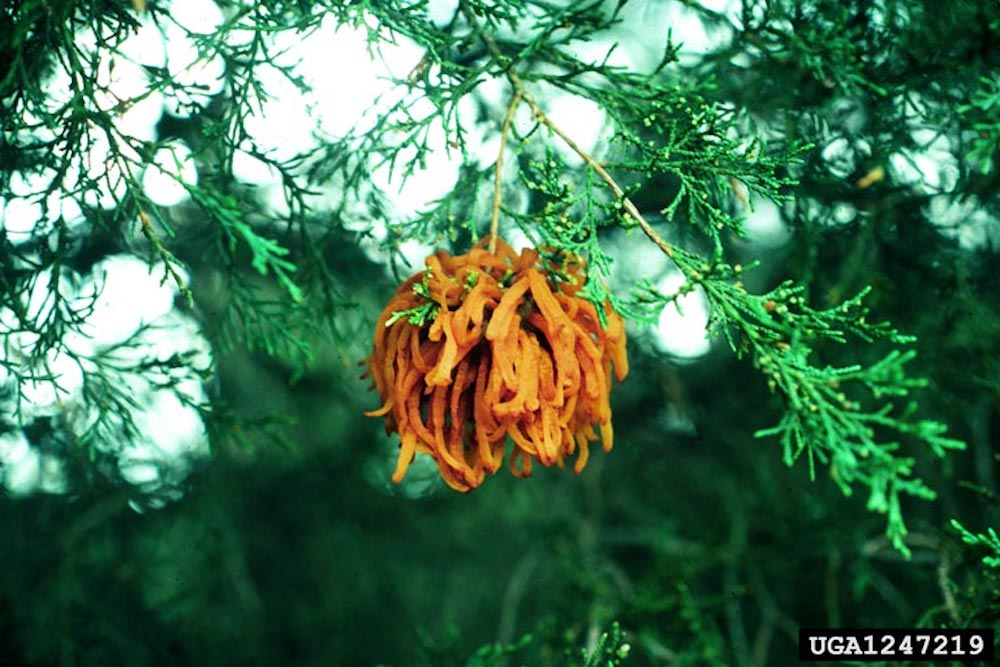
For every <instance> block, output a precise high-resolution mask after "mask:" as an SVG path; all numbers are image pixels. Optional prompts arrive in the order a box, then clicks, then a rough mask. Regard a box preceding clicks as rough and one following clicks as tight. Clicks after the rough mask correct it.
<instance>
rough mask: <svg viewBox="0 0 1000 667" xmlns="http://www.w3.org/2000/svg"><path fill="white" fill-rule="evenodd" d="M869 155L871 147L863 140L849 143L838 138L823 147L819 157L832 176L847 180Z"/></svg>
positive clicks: (843, 138)
mask: <svg viewBox="0 0 1000 667" xmlns="http://www.w3.org/2000/svg"><path fill="white" fill-rule="evenodd" d="M871 154H872V148H871V145H870V144H869V143H868V142H867V141H865V140H864V139H858V140H856V141H850V140H849V139H846V138H845V137H838V138H836V139H834V140H833V141H831V142H830V143H828V144H827V145H826V146H824V147H823V152H822V153H820V157H821V158H822V159H823V162H824V163H825V164H826V169H827V171H829V172H830V173H831V174H832V175H833V176H835V177H837V178H848V177H849V176H850V175H851V174H853V173H854V172H855V170H856V169H858V165H859V164H860V163H862V162H863V161H864V160H866V159H868V158H869V157H871Z"/></svg>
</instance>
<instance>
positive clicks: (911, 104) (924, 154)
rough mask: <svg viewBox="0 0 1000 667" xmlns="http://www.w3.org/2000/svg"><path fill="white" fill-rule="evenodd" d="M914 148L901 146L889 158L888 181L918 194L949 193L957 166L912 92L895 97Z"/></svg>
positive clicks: (943, 138)
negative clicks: (910, 188)
mask: <svg viewBox="0 0 1000 667" xmlns="http://www.w3.org/2000/svg"><path fill="white" fill-rule="evenodd" d="M895 103H896V105H898V106H900V107H901V108H902V109H903V115H904V117H905V118H906V123H907V128H908V129H909V131H910V136H911V137H912V138H913V142H914V146H915V147H914V148H904V149H902V150H900V151H898V152H896V153H894V154H893V155H891V156H890V157H889V164H888V167H889V174H890V176H891V177H892V180H893V181H894V182H896V183H898V184H901V185H908V186H910V187H912V188H913V189H914V190H916V191H917V192H919V193H921V194H928V195H932V194H943V193H946V192H951V191H952V190H954V189H955V186H956V185H957V184H958V178H959V174H960V172H959V165H958V160H957V159H956V158H955V155H954V151H953V150H952V146H951V141H950V140H949V138H948V137H947V136H945V135H944V134H941V133H940V132H939V131H938V130H935V129H934V128H933V126H932V124H931V123H929V122H927V120H926V118H927V116H928V111H927V105H926V104H924V102H923V100H922V99H921V98H920V97H919V96H916V95H911V96H907V97H899V98H897V99H896V100H895Z"/></svg>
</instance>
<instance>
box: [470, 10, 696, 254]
mask: <svg viewBox="0 0 1000 667" xmlns="http://www.w3.org/2000/svg"><path fill="white" fill-rule="evenodd" d="M459 8H460V11H461V12H462V13H463V14H464V15H465V18H466V20H467V21H468V22H469V25H470V26H471V27H472V29H473V30H474V31H475V32H476V33H477V34H478V35H479V36H480V38H481V39H482V40H483V43H484V44H486V48H487V49H488V50H489V52H490V54H491V55H492V56H493V58H494V60H496V62H497V63H498V64H503V63H504V62H507V61H508V60H509V58H508V57H507V56H505V55H504V54H503V52H502V51H501V50H500V47H499V46H497V43H496V40H495V39H493V35H491V34H489V33H488V32H486V31H484V30H483V29H482V28H481V27H480V25H479V21H478V20H477V19H476V15H475V12H473V11H472V9H471V8H470V7H469V6H468V4H467V3H465V2H464V1H460V2H459ZM505 74H506V76H507V80H508V81H510V85H511V86H513V88H514V99H515V100H516V99H518V97H520V98H521V99H523V100H524V101H525V102H527V103H528V106H529V107H531V113H532V114H533V115H534V117H535V120H537V121H538V122H539V123H541V124H542V125H544V126H545V127H547V128H548V129H549V131H550V132H552V133H553V134H554V135H556V136H557V137H559V138H560V139H561V140H562V141H563V143H565V144H566V145H567V146H568V147H569V149H570V150H571V151H573V152H574V153H576V154H577V155H578V156H579V157H580V159H581V160H583V161H584V163H585V164H586V165H587V166H588V167H590V168H591V169H593V170H594V173H596V174H597V175H598V176H600V178H601V180H602V181H604V182H605V183H606V184H607V186H608V187H609V188H611V191H612V192H613V193H615V196H616V197H618V198H619V199H620V200H621V202H622V205H623V206H624V207H625V211H626V212H627V213H628V215H629V216H631V217H632V218H633V219H634V220H635V221H636V223H637V224H638V225H639V228H640V229H642V231H643V233H644V234H645V235H646V237H647V238H648V239H649V240H650V241H652V242H653V243H654V244H655V245H656V247H658V248H659V249H660V250H662V251H663V254H665V255H666V256H667V257H670V258H671V259H673V258H674V248H673V246H671V245H670V244H669V243H667V241H666V240H665V239H664V238H663V237H662V236H660V235H659V234H657V233H656V230H655V229H653V226H652V225H651V224H650V223H649V221H648V220H646V218H645V217H643V215H642V213H640V212H639V209H638V208H637V207H636V205H635V204H634V203H633V202H632V200H631V199H629V198H628V196H627V195H626V194H625V191H624V190H623V189H622V187H621V186H620V185H618V181H616V180H615V179H614V177H613V176H612V175H611V174H609V173H608V170H607V169H605V168H604V166H603V165H601V163H600V162H598V161H597V160H595V159H594V156H593V155H591V154H590V153H588V152H587V151H586V150H584V149H583V148H581V147H580V145H579V144H578V143H576V142H575V141H573V138H572V137H570V136H569V135H568V134H566V133H565V132H563V131H562V129H561V128H560V127H559V126H558V125H556V124H555V123H554V122H552V119H551V118H549V117H548V116H547V115H546V114H545V111H543V110H542V107H541V106H540V105H539V104H538V101H537V100H535V98H534V97H533V96H532V95H531V93H529V92H528V90H527V88H526V87H525V85H524V81H523V80H522V79H521V77H520V76H518V74H517V72H516V71H515V70H514V67H513V63H511V65H510V66H509V67H507V70H506V72H505ZM501 141H502V140H501ZM502 150H503V143H501V151H502ZM494 206H496V202H495V201H494ZM682 270H683V269H682Z"/></svg>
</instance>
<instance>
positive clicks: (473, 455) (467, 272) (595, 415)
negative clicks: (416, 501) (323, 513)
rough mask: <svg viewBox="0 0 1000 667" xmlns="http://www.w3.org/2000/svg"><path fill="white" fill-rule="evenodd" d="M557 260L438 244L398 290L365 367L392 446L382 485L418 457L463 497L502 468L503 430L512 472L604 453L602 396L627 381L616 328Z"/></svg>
mask: <svg viewBox="0 0 1000 667" xmlns="http://www.w3.org/2000/svg"><path fill="white" fill-rule="evenodd" d="M561 256H562V258H563V259H562V260H561V261H559V262H558V264H556V263H554V262H552V261H549V262H543V261H542V260H541V259H540V257H539V254H538V252H537V251H536V250H534V249H525V250H522V251H521V253H520V254H517V253H515V252H514V251H513V250H512V249H511V248H510V246H508V245H507V244H506V243H504V242H502V241H500V240H499V239H498V241H497V247H496V251H495V252H489V251H488V250H487V249H486V248H485V243H480V244H478V245H477V246H476V247H474V248H473V249H472V250H470V251H469V252H468V253H467V254H464V255H455V256H452V255H450V254H448V253H447V252H445V251H443V250H438V251H437V252H436V253H434V254H433V255H431V256H430V257H428V258H427V259H426V262H425V263H426V269H425V270H424V271H421V272H420V273H417V274H416V275H414V276H412V277H411V278H409V279H408V280H406V281H405V282H403V283H402V284H401V285H400V286H399V288H398V289H397V290H396V293H395V294H394V295H393V297H392V299H390V300H389V303H388V304H387V305H386V307H385V309H384V310H383V311H382V314H381V316H380V317H379V319H378V323H377V324H376V325H375V340H374V348H373V350H372V354H371V355H370V356H369V357H368V358H367V359H366V360H365V363H366V364H367V367H368V369H367V371H366V372H365V375H366V376H370V377H371V378H372V380H373V382H374V386H375V389H376V390H377V391H378V394H379V397H380V398H381V400H382V407H380V408H379V409H377V410H373V411H371V412H367V413H365V414H367V415H369V416H371V417H384V418H385V426H386V431H387V432H388V433H398V434H399V438H400V450H399V460H398V462H397V465H396V470H395V472H394V473H393V475H392V480H393V481H394V482H399V481H401V480H402V479H403V476H404V475H405V474H406V470H407V467H408V466H409V465H410V463H411V462H412V461H413V457H414V455H415V454H416V452H423V453H425V454H429V455H430V456H431V457H433V459H434V461H435V463H436V464H437V466H438V469H439V470H440V472H441V476H442V478H443V479H444V481H445V482H446V483H447V484H448V485H449V486H451V487H452V488H454V489H456V490H459V491H468V490H470V489H473V488H475V487H477V486H479V485H480V484H482V482H483V480H484V479H485V476H486V474H487V473H494V472H496V471H497V470H498V469H499V467H500V466H501V464H502V463H503V459H504V455H505V450H506V446H507V439H508V436H509V437H510V440H511V441H512V443H513V451H512V454H511V456H510V460H509V466H510V470H511V472H513V473H514V474H515V475H517V476H519V477H524V476H527V475H529V474H530V473H531V466H532V462H533V461H537V462H538V463H540V464H542V465H543V466H551V465H553V464H556V465H558V466H560V467H562V466H563V465H564V463H565V460H566V458H567V457H570V456H573V455H575V456H576V459H575V461H574V462H573V470H574V471H575V472H577V473H579V472H580V471H581V470H583V468H584V466H585V465H586V464H587V458H588V456H589V452H590V444H591V443H592V442H595V441H597V440H600V441H601V443H602V445H603V447H604V450H605V451H610V450H611V447H612V444H613V432H612V427H611V407H610V403H609V401H608V395H609V392H610V390H611V382H612V380H611V377H612V374H613V375H614V377H615V378H616V379H617V380H618V381H619V382H621V381H622V380H624V379H625V376H626V374H627V373H628V359H627V357H626V353H625V325H624V322H623V320H622V318H621V317H620V316H619V315H618V314H617V313H615V312H614V311H613V310H612V308H611V306H610V304H608V303H605V304H604V305H603V311H604V313H603V314H604V318H603V319H604V321H605V325H604V326H602V325H601V318H600V317H598V312H597V308H596V307H595V306H594V304H593V303H591V302H590V301H588V300H587V299H586V298H584V297H583V296H582V295H581V291H582V289H583V287H584V284H585V283H586V279H587V274H586V268H585V266H584V263H583V261H582V260H581V259H580V258H578V257H576V256H572V255H565V254H563V255H561ZM598 433H599V434H598Z"/></svg>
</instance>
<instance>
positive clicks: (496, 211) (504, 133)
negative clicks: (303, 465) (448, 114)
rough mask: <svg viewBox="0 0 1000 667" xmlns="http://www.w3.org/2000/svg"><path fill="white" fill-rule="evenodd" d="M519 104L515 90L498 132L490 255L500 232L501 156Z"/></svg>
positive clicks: (493, 251)
mask: <svg viewBox="0 0 1000 667" xmlns="http://www.w3.org/2000/svg"><path fill="white" fill-rule="evenodd" d="M520 104H521V93H520V92H519V91H518V90H517V89H515V90H514V96H513V97H512V98H511V100H510V106H509V107H507V115H506V116H505V117H504V119H503V128H502V129H501V130H500V150H499V151H498V152H497V163H496V174H495V175H494V178H493V211H492V213H491V215H490V245H489V251H490V254H491V255H492V254H495V253H496V251H497V238H498V234H499V232H500V204H501V202H502V201H503V192H502V190H503V187H502V186H503V154H504V149H505V148H506V147H507V137H508V136H510V126H511V123H512V122H513V121H514V113H515V112H516V111H517V107H518V106H520Z"/></svg>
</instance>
